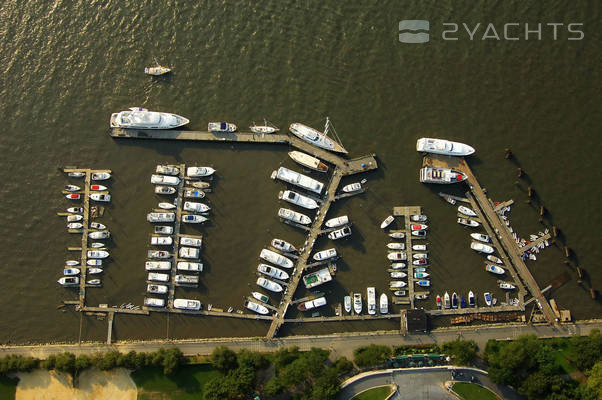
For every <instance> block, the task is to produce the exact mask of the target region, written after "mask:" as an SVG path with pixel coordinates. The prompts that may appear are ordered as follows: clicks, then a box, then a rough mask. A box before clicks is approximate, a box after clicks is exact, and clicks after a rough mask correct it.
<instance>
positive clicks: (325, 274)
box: [303, 268, 332, 289]
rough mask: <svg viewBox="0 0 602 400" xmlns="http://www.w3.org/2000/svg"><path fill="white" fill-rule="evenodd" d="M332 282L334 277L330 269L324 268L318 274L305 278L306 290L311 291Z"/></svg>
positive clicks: (313, 273) (314, 273)
mask: <svg viewBox="0 0 602 400" xmlns="http://www.w3.org/2000/svg"><path fill="white" fill-rule="evenodd" d="M331 280H332V275H330V271H329V269H328V268H322V269H320V270H318V271H316V272H312V273H311V274H308V275H305V276H304V277H303V284H304V285H305V288H306V289H311V288H313V287H316V286H318V285H321V284H323V283H326V282H330V281H331Z"/></svg>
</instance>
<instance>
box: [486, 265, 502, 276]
mask: <svg viewBox="0 0 602 400" xmlns="http://www.w3.org/2000/svg"><path fill="white" fill-rule="evenodd" d="M485 271H487V272H491V273H493V274H497V275H504V274H505V273H506V271H504V268H501V267H498V266H497V265H495V264H486V265H485Z"/></svg>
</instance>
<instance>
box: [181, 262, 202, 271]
mask: <svg viewBox="0 0 602 400" xmlns="http://www.w3.org/2000/svg"><path fill="white" fill-rule="evenodd" d="M176 269H177V270H178V271H188V272H203V264H202V263H198V262H190V261H178V264H177V265H176Z"/></svg>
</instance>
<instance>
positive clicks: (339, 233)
mask: <svg viewBox="0 0 602 400" xmlns="http://www.w3.org/2000/svg"><path fill="white" fill-rule="evenodd" d="M347 236H351V227H349V226H345V227H343V228H341V229H337V230H336V231H332V232H330V233H329V234H328V238H329V239H331V240H338V239H342V238H344V237H347Z"/></svg>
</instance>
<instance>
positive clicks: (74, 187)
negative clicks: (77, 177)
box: [65, 185, 81, 192]
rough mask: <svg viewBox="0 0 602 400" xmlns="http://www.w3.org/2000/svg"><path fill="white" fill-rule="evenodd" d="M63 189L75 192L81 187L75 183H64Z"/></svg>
mask: <svg viewBox="0 0 602 400" xmlns="http://www.w3.org/2000/svg"><path fill="white" fill-rule="evenodd" d="M65 190H66V191H68V192H77V191H78V190H81V188H80V187H79V186H75V185H65Z"/></svg>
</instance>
